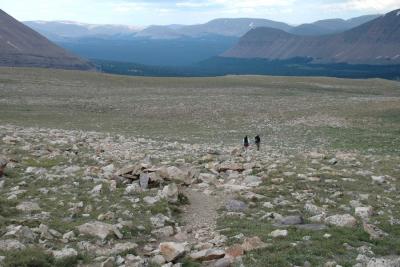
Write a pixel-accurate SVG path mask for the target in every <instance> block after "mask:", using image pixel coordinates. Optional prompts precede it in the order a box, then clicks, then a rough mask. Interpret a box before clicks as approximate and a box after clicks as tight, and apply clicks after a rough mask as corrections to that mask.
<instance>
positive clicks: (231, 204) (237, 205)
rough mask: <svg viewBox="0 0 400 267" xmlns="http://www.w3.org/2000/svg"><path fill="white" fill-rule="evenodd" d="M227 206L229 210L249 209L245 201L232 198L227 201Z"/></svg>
mask: <svg viewBox="0 0 400 267" xmlns="http://www.w3.org/2000/svg"><path fill="white" fill-rule="evenodd" d="M225 208H226V210H227V211H233V212H241V211H245V210H246V209H247V205H246V203H244V202H243V201H240V200H235V199H231V200H229V201H228V202H227V203H226V205H225Z"/></svg>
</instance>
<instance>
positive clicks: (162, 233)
mask: <svg viewBox="0 0 400 267" xmlns="http://www.w3.org/2000/svg"><path fill="white" fill-rule="evenodd" d="M151 233H152V234H153V235H155V236H157V237H158V238H165V237H170V236H173V235H174V228H173V227H172V226H165V227H162V228H159V229H155V230H153V231H151Z"/></svg>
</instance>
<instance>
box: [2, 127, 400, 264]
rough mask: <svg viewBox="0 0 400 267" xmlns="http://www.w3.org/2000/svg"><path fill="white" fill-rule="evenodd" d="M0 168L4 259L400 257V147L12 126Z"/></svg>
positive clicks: (357, 260) (321, 260)
mask: <svg viewBox="0 0 400 267" xmlns="http://www.w3.org/2000/svg"><path fill="white" fill-rule="evenodd" d="M0 176H1V178H0V191H1V197H0V266H6V267H9V266H17V265H16V263H15V262H18V257H19V256H18V255H21V253H22V254H23V252H24V251H30V253H36V254H38V255H39V256H40V257H42V256H43V255H45V256H43V257H45V258H46V259H47V261H48V262H51V263H50V264H53V266H102V267H108V266H126V267H133V266H138V267H139V266H163V267H171V266H175V267H178V266H215V267H217V266H218V267H223V266H225V267H228V266H326V267H328V266H357V267H363V266H365V267H373V266H376V267H378V266H400V256H399V253H400V240H399V238H400V208H399V201H400V195H399V194H398V190H399V187H400V156H399V155H376V154H368V153H367V154H365V153H357V152H356V151H353V152H344V151H327V150H325V151H317V150H315V151H304V152H303V153H299V154H287V153H285V152H283V151H280V150H279V149H274V148H268V149H267V148H266V147H262V149H261V151H260V152H257V151H254V150H250V151H248V152H246V153H244V152H243V151H242V150H241V148H240V147H234V146H223V145H219V144H184V143H178V142H167V141H154V140H147V139H144V138H133V137H126V136H122V135H110V134H105V133H98V132H86V131H68V130H57V129H44V128H24V127H19V126H14V125H2V126H0ZM32 251H33V252H32ZM26 253H28V252H26ZM36 254H35V255H36ZM42 254H43V255H42ZM299 255H302V256H301V257H300V256H299ZM39 256H38V257H39ZM274 257H275V258H274ZM21 259H22V257H21ZM13 264H14V265H13ZM27 266H28V265H27ZM35 266H36V265H35ZM49 266H51V265H49Z"/></svg>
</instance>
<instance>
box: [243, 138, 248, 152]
mask: <svg viewBox="0 0 400 267" xmlns="http://www.w3.org/2000/svg"><path fill="white" fill-rule="evenodd" d="M249 146H250V143H249V138H248V137H247V135H246V136H245V137H244V138H243V148H244V151H247V149H248V148H249Z"/></svg>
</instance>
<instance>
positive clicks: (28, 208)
mask: <svg viewBox="0 0 400 267" xmlns="http://www.w3.org/2000/svg"><path fill="white" fill-rule="evenodd" d="M16 208H17V210H19V211H22V212H34V211H40V206H39V204H37V203H35V202H28V201H27V202H22V203H21V204H19V205H17V207H16Z"/></svg>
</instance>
